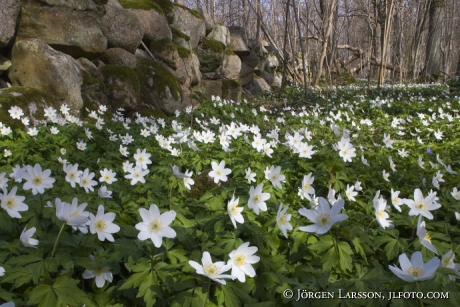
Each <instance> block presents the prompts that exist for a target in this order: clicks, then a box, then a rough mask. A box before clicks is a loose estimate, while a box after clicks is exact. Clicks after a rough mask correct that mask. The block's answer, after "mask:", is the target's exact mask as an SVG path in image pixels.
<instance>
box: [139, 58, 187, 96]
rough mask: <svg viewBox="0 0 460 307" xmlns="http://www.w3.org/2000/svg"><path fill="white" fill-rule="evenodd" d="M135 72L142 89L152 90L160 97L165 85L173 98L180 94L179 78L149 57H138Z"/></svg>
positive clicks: (164, 93)
mask: <svg viewBox="0 0 460 307" xmlns="http://www.w3.org/2000/svg"><path fill="white" fill-rule="evenodd" d="M136 72H137V74H138V76H139V79H140V80H141V85H142V90H143V91H144V90H145V91H154V92H156V93H158V95H160V97H164V96H165V95H166V87H169V89H170V91H171V94H172V96H173V97H174V98H175V99H179V98H180V97H181V96H182V89H181V87H180V82H179V80H178V79H177V77H176V76H174V75H173V74H172V73H171V72H170V71H169V70H168V69H167V68H166V67H164V66H163V65H161V64H160V63H158V62H156V61H154V60H151V59H138V61H137V66H136Z"/></svg>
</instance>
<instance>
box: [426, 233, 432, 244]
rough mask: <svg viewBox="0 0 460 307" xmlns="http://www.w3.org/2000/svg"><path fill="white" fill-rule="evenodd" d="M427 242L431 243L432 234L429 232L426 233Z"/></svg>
mask: <svg viewBox="0 0 460 307" xmlns="http://www.w3.org/2000/svg"><path fill="white" fill-rule="evenodd" d="M425 240H427V241H428V242H430V243H431V235H430V233H429V232H428V231H427V232H426V235H425Z"/></svg>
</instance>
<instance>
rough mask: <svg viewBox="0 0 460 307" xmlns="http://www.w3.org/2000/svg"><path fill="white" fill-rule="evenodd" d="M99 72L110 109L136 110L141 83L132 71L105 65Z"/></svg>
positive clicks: (124, 67) (123, 67) (127, 68)
mask: <svg viewBox="0 0 460 307" xmlns="http://www.w3.org/2000/svg"><path fill="white" fill-rule="evenodd" d="M100 70H101V73H102V76H103V80H104V84H105V87H106V93H107V97H108V98H109V102H110V106H111V108H112V109H113V110H116V109H117V108H125V109H134V108H136V106H137V104H138V101H139V98H140V91H141V83H140V81H139V78H138V76H137V74H136V72H135V71H134V69H132V68H130V67H127V66H121V65H105V66H103V67H101V69H100Z"/></svg>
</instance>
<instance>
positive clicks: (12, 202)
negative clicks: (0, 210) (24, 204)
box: [6, 197, 16, 209]
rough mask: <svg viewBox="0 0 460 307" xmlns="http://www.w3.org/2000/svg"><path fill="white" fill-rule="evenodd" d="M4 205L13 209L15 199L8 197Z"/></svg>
mask: <svg viewBox="0 0 460 307" xmlns="http://www.w3.org/2000/svg"><path fill="white" fill-rule="evenodd" d="M6 206H7V207H8V208H10V209H13V208H15V207H16V200H15V199H14V198H13V197H10V198H8V199H7V201H6Z"/></svg>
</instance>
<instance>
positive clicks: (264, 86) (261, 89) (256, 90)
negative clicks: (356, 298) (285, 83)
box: [244, 76, 271, 95]
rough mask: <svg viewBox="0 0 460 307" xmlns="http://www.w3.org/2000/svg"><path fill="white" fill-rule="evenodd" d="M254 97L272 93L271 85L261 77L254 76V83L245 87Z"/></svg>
mask: <svg viewBox="0 0 460 307" xmlns="http://www.w3.org/2000/svg"><path fill="white" fill-rule="evenodd" d="M244 88H245V89H247V90H248V91H249V92H250V93H251V94H253V95H261V94H263V93H265V92H270V91H271V87H270V85H269V84H268V83H267V82H266V81H265V80H264V79H263V78H261V77H259V76H254V79H253V80H252V82H251V83H250V84H248V85H246V86H245V87H244Z"/></svg>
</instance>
